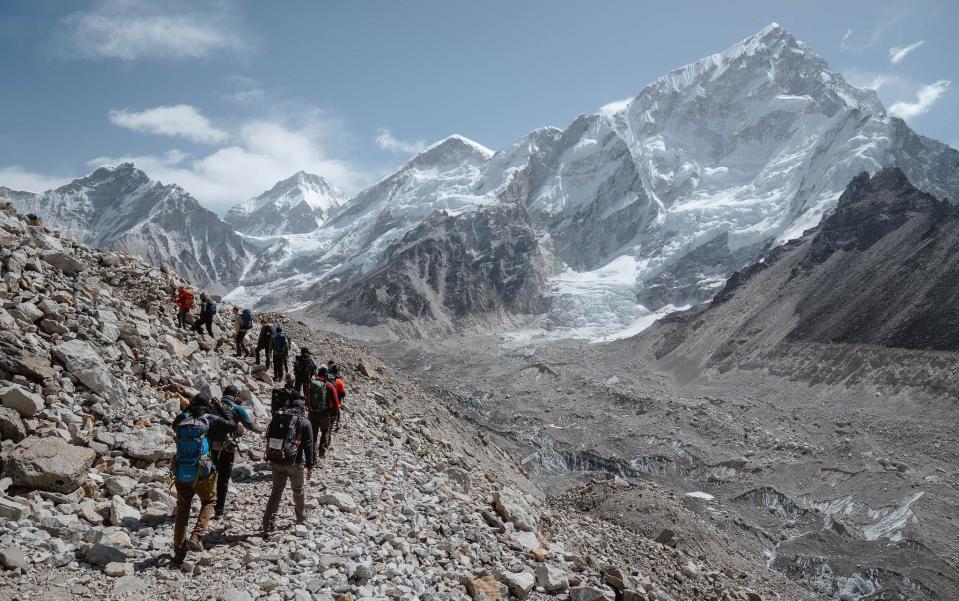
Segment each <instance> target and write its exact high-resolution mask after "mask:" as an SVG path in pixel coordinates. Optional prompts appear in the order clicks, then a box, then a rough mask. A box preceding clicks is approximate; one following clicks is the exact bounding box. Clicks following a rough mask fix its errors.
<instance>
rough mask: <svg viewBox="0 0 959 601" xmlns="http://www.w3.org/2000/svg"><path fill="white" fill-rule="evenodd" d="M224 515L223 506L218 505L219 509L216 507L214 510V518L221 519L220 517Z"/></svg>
mask: <svg viewBox="0 0 959 601" xmlns="http://www.w3.org/2000/svg"><path fill="white" fill-rule="evenodd" d="M222 517H223V508H222V507H218V508H217V509H214V510H213V519H214V520H218V519H220V518H222Z"/></svg>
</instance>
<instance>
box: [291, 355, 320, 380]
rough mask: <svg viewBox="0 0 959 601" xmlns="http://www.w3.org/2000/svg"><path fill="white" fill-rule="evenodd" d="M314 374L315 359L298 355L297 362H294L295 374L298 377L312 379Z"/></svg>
mask: <svg viewBox="0 0 959 601" xmlns="http://www.w3.org/2000/svg"><path fill="white" fill-rule="evenodd" d="M314 372H316V363H315V362H314V361H313V358H312V357H307V356H306V355H297V357H296V360H295V361H293V373H294V374H296V375H298V376H306V377H310V376H312V375H313V373H314Z"/></svg>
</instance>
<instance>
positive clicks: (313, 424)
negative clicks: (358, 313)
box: [171, 320, 346, 563]
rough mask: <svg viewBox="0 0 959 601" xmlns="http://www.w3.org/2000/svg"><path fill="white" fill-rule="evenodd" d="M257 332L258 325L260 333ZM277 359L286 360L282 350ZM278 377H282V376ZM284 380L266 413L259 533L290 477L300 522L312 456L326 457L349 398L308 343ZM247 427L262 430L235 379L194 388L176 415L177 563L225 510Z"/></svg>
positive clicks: (270, 526)
mask: <svg viewBox="0 0 959 601" xmlns="http://www.w3.org/2000/svg"><path fill="white" fill-rule="evenodd" d="M263 323H264V327H265V326H269V324H268V322H266V321H265V320H264V322H263ZM270 327H272V326H270ZM262 332H263V329H262V328H261V336H262ZM279 334H283V337H284V338H285V343H286V344H287V345H288V344H289V339H288V338H286V334H284V333H283V332H282V329H281V328H279V327H278V328H276V329H275V330H274V331H273V334H272V335H271V344H274V343H275V340H276V337H277V336H278V335H279ZM239 340H240V339H239V338H238V341H239ZM258 342H259V341H258ZM258 346H259V344H258ZM271 350H272V352H273V359H274V368H275V366H276V364H277V353H276V347H275V346H273V347H272V348H268V349H267V351H268V352H267V361H269V355H270V351H271ZM238 354H239V353H238ZM282 361H283V363H284V364H285V362H286V357H285V353H284V354H283V357H282ZM257 362H259V357H257ZM284 368H285V365H284ZM277 379H278V380H279V379H280V378H279V376H278V378H277ZM282 381H283V385H282V386H281V387H278V388H274V389H273V392H272V395H271V399H270V415H271V418H270V423H269V425H268V426H267V428H266V430H265V437H266V450H265V452H264V454H263V459H264V460H265V461H269V462H270V468H271V472H272V480H273V482H272V489H271V491H270V497H269V500H268V501H267V504H266V509H265V511H264V514H263V523H262V532H263V536H264V537H266V536H269V535H270V533H271V532H272V531H273V530H274V529H275V528H276V523H275V517H276V513H277V511H278V510H279V506H280V501H281V499H282V497H283V491H284V490H285V489H286V485H287V482H288V481H289V483H290V488H291V489H292V492H293V508H294V513H295V514H296V523H297V524H302V523H303V522H304V521H305V519H306V515H305V511H306V509H305V507H306V500H305V495H304V490H303V487H304V483H305V482H307V481H310V480H311V479H312V474H313V467H314V466H315V465H316V462H317V456H319V458H323V457H325V456H326V453H327V451H328V450H329V448H330V444H331V440H332V435H333V432H334V431H339V429H340V423H341V410H342V406H343V400H344V399H345V398H346V384H345V382H344V381H343V377H342V375H341V374H340V370H339V368H338V366H337V365H336V363H335V362H334V361H329V362H327V363H326V364H323V365H317V364H316V362H315V361H314V360H313V357H312V355H311V353H310V350H309V349H307V348H303V349H301V350H300V354H299V355H298V356H297V357H296V360H295V361H294V364H293V374H286V377H285V379H283V380H282ZM246 429H249V430H251V431H253V432H257V433H259V432H261V430H260V429H258V428H257V426H256V423H255V422H254V421H253V419H252V418H251V416H250V414H249V412H248V411H247V410H246V408H245V407H243V403H242V399H241V395H240V391H239V390H238V389H237V387H236V386H228V387H227V388H226V389H225V390H223V394H222V395H221V398H220V399H216V398H214V397H213V396H212V395H211V394H210V393H209V392H201V393H198V394H196V395H194V396H193V397H192V398H191V399H190V402H189V405H188V406H187V408H186V409H185V410H184V411H183V412H181V413H180V414H179V415H177V417H176V418H175V419H174V421H173V431H174V434H175V437H176V448H177V452H176V456H175V457H174V459H173V463H172V466H171V471H172V472H173V480H174V484H175V487H176V493H177V505H176V517H175V520H174V527H173V561H174V562H176V563H180V562H182V561H183V560H184V558H185V557H186V553H187V551H197V552H198V551H202V550H203V543H202V538H203V535H204V534H205V533H206V530H207V528H208V526H209V523H210V519H212V518H218V517H221V516H222V515H223V513H224V509H225V507H226V498H227V494H228V493H229V487H230V479H231V476H232V472H233V462H234V459H235V457H236V451H237V448H238V439H239V437H240V436H241V435H242V434H243V432H244V431H245V430H246ZM194 496H197V497H199V499H200V513H199V516H198V517H197V521H196V524H195V525H194V528H193V532H192V533H191V535H190V537H189V539H187V536H186V532H187V523H188V521H189V518H190V508H191V504H192V502H193V497H194Z"/></svg>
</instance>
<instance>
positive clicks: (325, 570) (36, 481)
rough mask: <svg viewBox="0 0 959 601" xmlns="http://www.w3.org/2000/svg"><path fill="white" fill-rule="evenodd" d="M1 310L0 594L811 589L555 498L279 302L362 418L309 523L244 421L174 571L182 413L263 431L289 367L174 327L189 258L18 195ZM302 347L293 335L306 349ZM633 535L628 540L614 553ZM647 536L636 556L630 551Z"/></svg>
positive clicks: (673, 595) (352, 415) (342, 447)
mask: <svg viewBox="0 0 959 601" xmlns="http://www.w3.org/2000/svg"><path fill="white" fill-rule="evenodd" d="M0 238H2V241H3V250H2V251H0V259H2V266H3V267H2V283H0V293H2V294H0V296H2V300H3V303H2V307H3V308H2V310H0V345H2V348H3V355H2V356H3V361H2V363H0V398H2V401H3V407H2V411H0V417H2V419H0V426H2V432H3V441H2V444H0V448H2V459H3V472H2V474H0V518H2V520H0V563H2V565H3V567H5V568H6V570H5V571H4V572H3V573H2V575H0V590H3V591H4V596H5V597H6V598H10V599H28V598H37V597H43V598H85V597H89V596H97V597H104V596H108V597H111V598H113V597H128V598H130V597H132V598H148V597H150V598H152V597H156V596H166V597H169V598H198V597H206V598H211V597H212V598H217V599H253V598H263V599H269V600H271V601H272V600H282V599H298V600H299V599H303V600H305V599H338V600H346V599H389V598H394V599H456V598H463V599H466V598H473V599H487V600H493V599H505V598H507V597H508V596H510V595H512V596H514V597H517V598H529V599H545V598H557V597H558V598H561V599H571V600H584V599H586V600H593V599H613V598H617V599H618V598H623V599H633V600H643V599H652V600H668V599H686V598H692V597H696V598H700V597H701V598H706V599H715V600H719V599H741V600H754V599H762V598H767V596H768V598H775V597H774V596H775V595H779V597H780V598H784V599H804V598H809V596H808V594H806V593H804V592H803V591H801V590H798V589H795V588H793V587H792V586H791V585H790V584H788V583H787V582H785V581H784V580H783V579H782V578H781V577H779V576H777V575H776V574H773V573H770V572H766V570H765V569H764V568H763V567H762V566H761V565H758V566H756V571H755V572H749V573H747V572H741V571H738V570H733V568H730V567H726V568H723V567H722V566H711V565H710V561H709V560H710V558H709V557H708V556H706V555H698V556H696V557H692V556H689V555H688V554H687V553H686V552H684V551H683V548H682V546H681V545H680V546H679V547H676V546H675V545H676V541H672V540H669V539H663V541H662V542H664V543H668V544H662V543H659V542H654V541H652V540H649V539H647V538H645V537H643V536H641V535H638V534H636V533H634V532H630V531H626V530H621V529H620V530H616V529H615V527H614V526H612V525H609V524H605V523H603V522H597V521H596V520H595V519H593V518H591V517H589V516H585V515H578V514H577V513H576V512H575V511H571V510H569V509H568V508H565V507H563V506H552V507H544V506H542V505H541V503H539V502H538V501H537V497H538V496H539V495H540V494H541V493H539V492H538V491H537V488H536V486H535V485H534V484H533V483H532V482H530V481H529V480H528V479H527V478H526V477H525V476H524V475H523V473H522V470H521V469H520V468H519V467H517V466H516V465H515V464H514V463H513V462H512V461H511V460H510V459H509V458H508V457H507V455H506V454H505V453H504V452H503V451H501V450H500V449H498V448H497V447H495V446H493V445H491V444H489V442H488V441H487V440H485V439H484V436H483V435H482V434H481V433H480V432H479V431H478V430H476V429H475V428H474V427H473V426H472V425H470V423H469V422H467V421H465V420H462V419H459V418H458V417H457V416H456V414H455V413H454V412H451V410H450V409H449V408H447V407H446V406H445V405H443V404H442V403H440V402H438V401H437V400H435V399H434V398H433V397H430V396H429V395H427V394H425V393H424V392H423V391H422V390H420V389H419V388H417V387H416V386H415V385H413V384H411V383H410V382H409V381H408V380H406V379H405V378H404V377H402V376H400V375H399V374H398V373H396V372H394V371H393V370H392V369H391V368H390V367H388V366H386V365H384V364H383V363H382V362H381V361H379V360H378V359H377V358H375V357H374V356H371V355H370V354H369V353H368V352H367V351H365V350H364V349H362V348H361V347H359V346H357V345H355V344H352V343H349V342H346V341H343V340H340V339H337V338H334V337H331V336H328V335H322V334H318V333H316V332H313V331H312V330H310V329H309V328H307V327H306V326H304V325H302V324H300V323H298V322H295V321H290V320H286V319H284V318H282V316H275V317H276V318H277V319H278V320H280V322H281V323H283V325H285V326H286V327H287V329H288V331H290V332H291V334H292V338H293V340H294V341H297V342H299V343H301V344H304V345H309V346H310V347H312V348H313V349H314V351H319V352H321V353H324V354H327V353H328V354H331V355H333V356H334V357H335V358H336V359H337V360H338V361H339V362H340V363H341V365H343V366H344V368H345V372H346V376H347V378H348V381H349V383H350V390H351V393H350V396H349V397H348V403H347V412H346V414H345V426H344V432H342V433H341V434H339V435H338V436H337V439H336V441H335V443H334V444H335V446H334V452H333V456H332V458H328V459H327V460H326V462H325V463H323V464H322V465H321V466H320V468H319V469H318V470H317V472H316V473H315V479H316V480H315V482H314V483H312V484H311V485H310V486H309V493H308V508H309V519H308V523H307V524H306V525H303V526H296V527H294V526H292V525H289V524H288V523H287V521H286V519H287V518H286V517H285V516H286V513H288V512H289V511H290V507H288V506H285V507H284V508H283V510H282V511H281V515H280V526H281V530H280V532H279V534H278V535H277V536H274V537H271V538H270V539H269V540H268V541H264V540H262V539H261V538H259V536H258V533H257V531H256V528H257V522H258V518H259V516H260V512H261V511H262V504H263V502H265V496H266V492H267V489H268V486H269V484H268V481H267V480H268V478H267V477H266V474H267V473H268V466H267V465H265V464H264V463H262V462H260V461H259V459H258V458H259V456H260V454H261V453H262V446H261V443H260V441H259V440H258V438H257V437H256V436H253V435H250V434H247V436H246V438H245V439H244V441H243V445H242V446H241V450H240V460H239V462H238V464H237V466H236V468H235V471H234V474H233V475H234V478H235V484H234V486H233V487H232V491H231V500H230V502H229V503H228V515H227V517H226V518H225V519H224V520H222V521H218V522H214V523H213V525H212V528H211V532H210V533H209V534H208V537H207V541H206V546H207V549H206V551H204V552H203V553H201V554H192V555H191V556H189V557H188V560H187V562H186V563H184V564H183V566H182V567H181V568H175V567H173V566H171V565H168V564H166V562H165V554H166V553H168V552H169V548H170V544H171V530H172V521H171V517H172V515H171V514H172V508H173V505H174V497H173V495H172V494H171V492H170V489H169V486H168V481H167V474H168V470H167V467H166V465H167V463H168V462H169V459H170V457H171V456H172V454H173V444H172V439H171V435H170V432H169V424H170V422H171V421H172V418H173V417H174V416H175V414H176V413H177V412H178V411H179V410H180V408H181V406H182V403H183V402H184V401H185V400H186V398H187V397H189V396H190V395H191V394H193V393H195V392H196V391H198V390H200V389H204V388H208V389H209V390H210V391H211V392H212V393H213V394H214V395H217V394H219V392H220V389H221V388H222V387H224V386H226V385H228V384H231V383H233V384H236V385H238V386H239V387H240V388H241V390H242V393H241V398H243V399H244V402H245V403H246V404H248V405H249V406H250V407H252V409H253V412H254V414H255V415H256V416H257V417H258V418H259V419H260V420H261V421H260V423H261V424H262V423H263V421H262V420H263V416H264V412H265V411H264V408H263V405H262V404H261V403H260V401H259V400H258V399H259V398H263V397H265V396H266V395H268V393H269V390H270V387H271V383H270V377H269V375H268V373H267V372H266V371H263V370H262V368H257V367H255V366H253V365H250V363H249V362H248V361H247V360H244V359H237V358H234V357H232V356H231V355H232V348H231V345H230V340H229V336H228V335H227V334H225V332H226V331H227V329H228V328H227V317H226V313H227V311H228V309H229V307H227V306H224V311H223V312H222V313H221V314H220V316H219V317H218V319H217V323H216V332H217V337H216V338H214V339H210V338H206V337H204V338H196V337H195V336H194V335H193V334H186V333H184V332H179V331H177V330H176V329H175V326H174V316H173V312H172V311H171V310H170V308H171V307H170V305H169V304H168V303H169V299H170V298H171V296H172V292H173V291H174V290H175V288H176V287H177V286H179V285H181V284H183V283H184V282H183V280H181V279H180V278H179V277H178V276H176V275H175V274H173V273H172V272H171V271H170V270H167V269H164V268H157V267H152V266H150V265H148V264H147V263H144V262H143V261H141V260H138V259H135V258H133V257H129V256H125V255H121V254H117V253H113V252H102V251H94V250H91V249H89V248H87V247H85V246H83V245H81V244H78V243H76V242H75V241H73V240H71V239H69V238H65V237H60V236H59V235H58V234H57V233H56V232H53V231H51V230H49V229H47V228H45V227H43V226H30V225H28V224H27V223H26V222H25V221H24V220H23V219H22V218H21V217H19V216H17V215H16V214H15V213H13V212H12V210H11V209H10V208H9V207H4V208H3V210H2V211H0ZM294 350H295V349H294ZM610 532H615V540H617V541H618V544H617V545H609V544H608V543H607V542H604V541H609V540H610V539H609V538H608V534H609V533H610ZM627 549H628V551H629V552H628V553H627V552H626V550H627Z"/></svg>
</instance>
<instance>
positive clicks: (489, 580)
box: [460, 575, 505, 601]
mask: <svg viewBox="0 0 959 601" xmlns="http://www.w3.org/2000/svg"><path fill="white" fill-rule="evenodd" d="M460 582H461V583H462V584H463V586H465V587H466V592H467V593H469V595H470V597H472V598H473V599H479V600H485V601H501V600H502V599H504V598H505V597H504V595H503V594H502V592H501V591H500V586H501V585H500V584H499V583H498V582H496V580H494V579H493V577H492V576H480V577H474V576H469V575H464V576H463V577H461V578H460Z"/></svg>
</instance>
